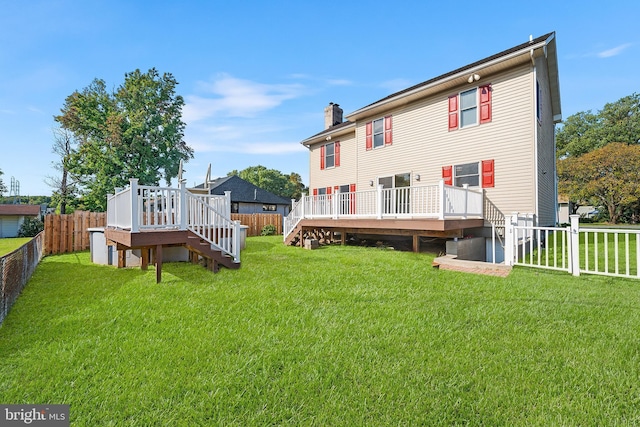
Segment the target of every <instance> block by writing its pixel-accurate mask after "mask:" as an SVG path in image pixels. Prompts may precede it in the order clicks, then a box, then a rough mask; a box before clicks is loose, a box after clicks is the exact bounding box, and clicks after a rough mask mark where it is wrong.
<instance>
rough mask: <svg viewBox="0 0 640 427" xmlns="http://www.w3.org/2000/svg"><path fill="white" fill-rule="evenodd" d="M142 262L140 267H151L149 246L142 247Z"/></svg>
mask: <svg viewBox="0 0 640 427" xmlns="http://www.w3.org/2000/svg"><path fill="white" fill-rule="evenodd" d="M140 255H141V258H142V259H141V262H140V269H142V270H145V271H146V270H148V269H149V248H141V249H140Z"/></svg>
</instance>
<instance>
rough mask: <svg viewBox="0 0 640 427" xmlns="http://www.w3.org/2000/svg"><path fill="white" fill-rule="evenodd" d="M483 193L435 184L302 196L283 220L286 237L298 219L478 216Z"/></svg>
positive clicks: (481, 207)
mask: <svg viewBox="0 0 640 427" xmlns="http://www.w3.org/2000/svg"><path fill="white" fill-rule="evenodd" d="M483 206H484V192H483V191H482V190H474V189H470V188H469V187H468V186H465V187H452V186H449V185H445V184H444V181H442V180H441V181H440V182H439V183H438V184H436V185H423V186H414V187H400V188H382V186H378V187H377V188H375V189H371V190H364V191H352V192H345V193H340V192H337V193H333V194H323V195H311V196H303V197H302V199H301V200H300V201H298V202H294V203H293V205H292V209H291V212H290V213H289V215H288V216H287V217H286V218H285V219H284V227H283V232H284V236H285V237H286V236H287V235H288V234H289V233H291V231H293V229H294V228H295V227H296V225H297V224H298V222H300V221H301V220H302V219H317V218H331V219H345V218H353V219H358V218H361V219H367V218H368V219H391V218H393V219H395V218H407V219H410V218H433V219H440V220H443V219H454V218H460V219H466V218H482V217H483Z"/></svg>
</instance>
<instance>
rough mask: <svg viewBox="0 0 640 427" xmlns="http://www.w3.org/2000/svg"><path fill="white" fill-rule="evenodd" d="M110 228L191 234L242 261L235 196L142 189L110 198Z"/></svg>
mask: <svg viewBox="0 0 640 427" xmlns="http://www.w3.org/2000/svg"><path fill="white" fill-rule="evenodd" d="M107 227H117V228H122V229H128V230H131V232H133V233H137V232H140V231H143V230H162V229H175V230H191V231H193V232H194V233H196V234H197V235H198V236H200V237H201V238H202V239H204V240H206V241H208V242H209V243H210V244H211V246H212V247H213V248H216V249H218V250H221V251H222V252H224V253H226V254H228V255H230V256H232V257H233V259H234V261H236V262H239V261H240V222H239V221H232V220H231V193H230V192H225V195H224V196H216V195H196V194H192V193H191V192H189V191H188V190H187V189H186V186H185V184H184V183H181V184H180V188H169V187H157V186H151V185H138V180H137V179H135V178H132V179H130V180H129V187H128V188H125V189H116V192H115V194H113V195H111V194H110V195H108V196H107Z"/></svg>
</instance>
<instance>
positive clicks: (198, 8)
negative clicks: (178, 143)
mask: <svg viewBox="0 0 640 427" xmlns="http://www.w3.org/2000/svg"><path fill="white" fill-rule="evenodd" d="M638 22H640V2H638V1H637V0H627V1H617V0H609V1H606V2H602V1H579V2H578V1H575V2H574V1H561V0H553V1H548V0H537V1H527V2H524V1H517V0H513V1H490V0H486V1H484V2H452V1H438V2H431V1H427V0H422V1H404V0H396V1H394V2H388V1H386V2H382V1H377V0H372V1H348V0H345V1H343V2H338V1H334V2H328V1H305V0H297V1H280V0H269V1H252V0H244V1H234V0H221V1H220V0H211V1H195V0H181V1H179V2H178V1H164V0H154V1H146V0H140V1H135V0H128V1H121V0H107V1H100V0H96V1H93V0H79V1H76V0H44V1H40V0H25V1H13V0H0V170H1V171H2V172H3V173H4V175H2V177H1V178H2V180H3V181H4V183H5V185H6V186H7V187H10V184H11V181H12V178H13V180H15V181H18V182H19V194H20V195H22V196H36V195H51V192H52V188H51V187H49V186H48V185H47V183H46V180H47V177H55V176H57V175H59V172H57V171H56V170H55V169H54V168H53V166H52V165H53V164H54V163H55V162H56V161H59V157H57V156H56V155H55V154H54V153H53V152H52V146H53V141H54V139H53V131H54V129H55V127H56V122H55V121H54V120H53V117H54V116H55V115H57V114H59V113H60V109H61V108H62V106H63V104H64V101H65V98H66V97H67V96H69V95H70V94H72V93H73V92H74V91H81V90H82V89H84V88H85V87H87V86H89V85H90V84H91V82H92V81H93V80H94V79H96V78H98V79H102V80H104V81H105V82H106V84H107V88H109V89H110V90H115V88H117V87H118V86H119V85H121V84H122V83H123V82H124V77H125V74H126V73H128V72H131V71H134V70H136V69H140V70H141V71H142V72H146V71H148V70H149V69H151V68H156V69H157V70H158V71H159V72H160V73H165V72H167V73H171V74H172V75H173V76H174V77H175V79H176V80H177V81H178V83H179V84H178V86H177V89H176V92H177V94H178V95H180V96H182V97H183V98H184V100H185V107H184V108H183V111H182V119H183V121H184V122H185V123H186V129H185V137H184V140H185V141H186V142H187V144H188V145H189V146H191V147H192V148H193V149H194V152H195V154H194V158H193V159H191V160H190V161H189V162H188V163H186V164H185V166H184V169H185V173H184V177H185V178H186V180H187V186H192V185H196V184H200V183H202V182H203V181H204V177H205V174H206V171H207V167H208V165H209V164H211V175H212V177H219V176H226V175H227V173H228V172H230V171H232V170H234V169H237V170H242V169H245V168H247V167H250V166H257V165H262V166H265V167H267V168H269V169H276V170H279V171H281V172H282V173H285V174H289V173H291V172H296V173H298V174H300V175H301V176H302V179H303V182H304V183H305V184H306V185H308V183H309V182H308V177H309V159H308V152H307V150H306V149H305V148H304V147H303V146H302V145H301V144H300V141H302V140H304V139H305V138H307V137H309V136H311V135H313V134H316V133H318V132H320V131H322V130H323V128H324V113H323V110H324V107H325V106H327V105H328V104H329V102H334V103H337V104H340V106H341V108H342V109H343V110H344V113H345V115H346V114H349V113H350V112H353V111H355V110H357V109H359V108H360V107H363V106H365V105H368V104H370V103H372V102H374V101H377V100H378V99H381V98H383V97H385V96H387V95H390V94H391V93H394V92H396V91H398V90H401V89H404V88H407V87H409V86H411V85H414V84H417V83H420V82H423V81H426V80H428V79H430V78H433V77H436V76H439V75H441V74H444V73H446V72H448V71H451V70H453V69H456V68H459V67H462V66H464V65H467V64H469V63H472V62H475V61H477V60H479V59H482V58H485V57H488V56H491V55H493V54H495V53H498V52H500V51H502V50H505V49H508V48H511V47H513V46H515V45H518V44H520V43H524V42H526V41H528V40H529V35H532V36H533V37H534V38H535V37H538V36H541V35H544V34H546V33H548V32H552V31H555V32H556V40H557V49H558V63H559V73H560V94H561V101H562V115H563V118H567V117H568V116H570V115H572V114H575V113H578V112H580V111H587V110H592V111H594V112H595V111H598V110H600V109H602V108H603V107H604V105H605V104H606V103H609V102H615V101H617V100H618V99H620V98H622V97H624V96H627V95H631V94H633V93H637V92H640V77H638V76H639V74H640V29H639V27H638ZM4 195H5V196H8V195H9V192H7V193H5V194H4Z"/></svg>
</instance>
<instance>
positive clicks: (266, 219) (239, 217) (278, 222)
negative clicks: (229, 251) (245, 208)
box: [231, 213, 282, 237]
mask: <svg viewBox="0 0 640 427" xmlns="http://www.w3.org/2000/svg"><path fill="white" fill-rule="evenodd" d="M231 219H232V220H233V221H240V224H242V225H247V226H248V227H249V229H248V230H247V237H250V236H259V235H260V233H261V232H262V228H263V227H264V226H265V225H269V224H271V225H273V226H275V227H276V234H282V214H260V213H254V214H236V213H232V214H231Z"/></svg>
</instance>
